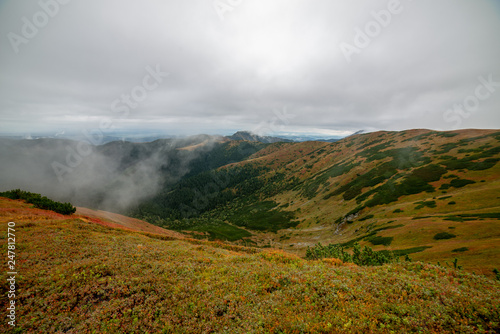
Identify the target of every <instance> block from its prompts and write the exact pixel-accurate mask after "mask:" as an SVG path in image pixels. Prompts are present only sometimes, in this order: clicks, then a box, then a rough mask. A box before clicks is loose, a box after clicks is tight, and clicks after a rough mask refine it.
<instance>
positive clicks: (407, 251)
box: [381, 246, 432, 257]
mask: <svg viewBox="0 0 500 334" xmlns="http://www.w3.org/2000/svg"><path fill="white" fill-rule="evenodd" d="M428 248H432V246H418V247H412V248H406V249H396V250H393V251H392V253H393V254H394V255H395V256H398V257H400V256H406V255H410V254H414V253H420V252H423V251H424V250H426V249H428ZM381 252H386V251H385V250H382V251H381Z"/></svg>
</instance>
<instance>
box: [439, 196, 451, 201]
mask: <svg viewBox="0 0 500 334" xmlns="http://www.w3.org/2000/svg"><path fill="white" fill-rule="evenodd" d="M451 197H453V196H443V197H438V199H439V200H443V199H447V198H451Z"/></svg>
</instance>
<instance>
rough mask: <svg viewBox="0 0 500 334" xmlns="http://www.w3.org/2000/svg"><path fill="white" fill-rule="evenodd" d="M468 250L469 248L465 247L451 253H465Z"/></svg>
mask: <svg viewBox="0 0 500 334" xmlns="http://www.w3.org/2000/svg"><path fill="white" fill-rule="evenodd" d="M468 250H469V248H467V247H460V248H455V249H453V250H452V252H453V253H460V252H466V251H468Z"/></svg>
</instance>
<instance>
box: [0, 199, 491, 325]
mask: <svg viewBox="0 0 500 334" xmlns="http://www.w3.org/2000/svg"><path fill="white" fill-rule="evenodd" d="M9 221H14V222H15V223H16V242H17V245H16V252H17V254H16V256H17V270H18V272H19V275H18V277H17V293H18V295H17V305H18V308H17V326H16V327H15V328H13V329H12V328H9V326H8V325H7V323H6V321H5V319H4V320H3V321H2V323H1V324H0V331H1V332H6V333H391V332H392V333H403V332H404V333H495V332H499V331H500V304H499V303H498V300H499V298H500V283H499V281H495V280H493V279H490V278H487V277H485V276H481V275H474V274H472V273H469V272H466V271H463V270H455V269H451V268H447V267H443V266H437V265H435V264H427V263H424V262H402V263H392V264H386V265H383V266H373V267H361V266H356V265H353V264H348V263H342V262H341V261H339V260H336V259H322V260H316V261H312V260H305V259H302V258H300V257H298V256H296V255H292V254H289V253H285V252H282V251H279V250H273V249H266V250H262V249H256V248H247V247H241V246H234V245H229V244H224V243H217V242H209V241H201V240H194V239H189V238H176V237H175V236H174V235H167V234H155V233H149V232H140V231H134V230H133V229H131V228H128V229H124V228H118V226H113V227H111V226H110V225H109V223H107V222H106V221H103V220H100V219H98V218H90V217H85V216H83V215H71V216H64V215H60V214H55V213H53V212H50V211H45V210H41V209H34V208H32V206H31V205H30V204H26V203H22V202H20V201H13V200H7V199H0V223H1V226H2V229H1V232H0V238H1V239H2V242H1V249H2V253H3V254H6V253H7V247H6V236H7V232H6V226H7V222H9ZM136 223H137V222H136ZM0 276H1V278H0V279H1V281H2V282H6V270H5V269H4V270H2V273H1V275H0ZM0 290H1V291H0V295H1V296H2V297H1V298H2V299H0V303H1V307H2V309H3V310H5V306H6V305H5V303H6V299H5V296H6V292H7V286H6V284H5V283H3V284H2V285H0Z"/></svg>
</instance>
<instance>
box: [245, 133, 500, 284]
mask: <svg viewBox="0 0 500 334" xmlns="http://www.w3.org/2000/svg"><path fill="white" fill-rule="evenodd" d="M498 134H499V133H498V131H497V130H460V131H454V132H446V133H442V132H433V131H429V130H410V131H404V132H375V133H370V134H364V135H357V136H353V137H349V138H345V139H343V140H341V141H339V142H337V143H332V144H329V143H322V142H305V143H278V144H273V145H271V146H268V147H267V148H265V149H263V150H261V151H259V152H258V153H256V154H254V155H253V156H251V157H250V159H249V160H247V161H244V162H241V163H239V164H238V165H242V164H253V165H257V166H258V165H265V166H270V167H272V169H273V171H274V170H275V171H278V172H283V173H286V174H287V176H288V177H289V178H291V177H298V178H299V179H300V180H301V181H302V184H301V185H300V186H299V187H297V188H296V189H293V190H290V191H287V192H283V193H280V194H278V195H276V196H274V197H273V198H271V199H272V200H274V201H276V202H277V203H278V204H281V205H287V204H290V205H289V206H288V207H287V208H285V209H284V210H289V211H294V212H295V213H296V217H297V219H298V221H300V224H299V225H298V226H297V228H295V229H286V230H282V231H280V232H279V233H278V234H277V235H274V236H273V235H272V234H268V235H266V236H265V238H264V237H263V239H264V240H265V239H266V238H273V239H274V242H275V243H279V244H280V245H281V247H283V248H284V249H287V250H290V251H294V252H297V253H298V254H304V252H305V248H306V247H307V246H312V245H314V244H316V243H318V242H321V243H338V242H347V241H349V240H352V239H354V238H359V237H362V236H363V235H366V234H367V233H369V232H370V231H373V229H376V228H380V227H383V226H384V224H387V223H388V222H391V221H394V222H393V223H391V224H390V225H404V226H402V227H399V228H395V229H390V230H385V231H381V232H378V233H377V235H378V236H385V237H394V240H393V242H392V244H391V245H390V246H376V247H375V249H377V250H381V249H391V250H394V249H405V248H412V247H418V246H432V247H431V248H428V249H426V250H425V251H423V252H420V253H415V254H413V255H412V258H414V259H419V260H426V261H433V262H437V261H441V263H443V262H444V261H452V260H453V259H454V258H458V259H459V264H461V265H462V266H464V268H465V269H467V270H470V271H475V272H481V273H483V274H488V275H491V270H492V269H493V268H496V267H500V248H499V247H498V245H499V241H500V232H499V231H500V220H499V219H494V218H492V219H489V218H484V219H479V218H478V219H471V220H467V221H464V222H455V221H450V220H446V218H445V217H443V216H444V215H457V214H476V213H500V201H499V198H500V163H497V164H496V165H495V166H494V167H492V168H489V169H485V170H477V171H475V170H469V169H456V170H451V169H450V170H448V171H447V172H446V173H445V174H444V175H443V177H442V178H441V179H440V180H439V181H434V182H430V185H432V186H433V187H434V188H435V191H434V192H432V193H427V192H421V193H418V194H414V195H407V196H401V197H400V198H399V199H398V201H396V202H392V203H389V204H386V205H378V206H374V207H371V208H365V209H364V210H363V211H362V212H361V213H360V216H359V217H358V219H355V221H354V222H353V223H352V224H342V225H341V226H340V227H339V226H338V224H337V223H335V221H336V220H337V219H338V218H341V217H343V216H344V215H345V214H346V213H348V212H350V211H351V210H353V209H355V208H356V207H357V206H358V205H359V203H356V200H355V199H350V200H345V199H344V198H343V196H342V195H333V196H331V197H329V198H325V195H327V194H329V193H331V192H332V191H333V190H335V189H338V188H339V187H341V186H343V185H345V184H347V183H348V182H351V181H353V180H356V178H357V177H359V176H362V175H363V174H365V173H367V172H368V171H370V170H372V169H374V168H376V167H377V166H380V165H381V164H383V163H385V162H388V161H390V158H385V159H380V160H374V161H370V160H369V159H368V158H369V157H370V154H377V153H380V152H384V151H387V150H391V149H405V148H408V147H415V148H416V149H417V150H418V151H419V152H422V156H423V157H424V158H428V159H430V161H429V162H426V163H424V165H426V164H429V163H433V164H439V165H441V166H444V165H442V163H443V161H445V160H444V159H443V157H444V156H446V155H451V156H453V157H457V158H458V159H462V158H466V157H468V156H471V155H473V154H475V153H477V152H483V151H486V150H488V149H492V148H497V149H498V147H499V146H500V142H499V139H498ZM379 145H386V147H383V146H379ZM370 150H372V152H370ZM499 157H500V154H499V153H497V154H494V155H493V156H492V158H499ZM402 159H403V162H405V161H404V159H405V158H404V157H403V158H402ZM482 160H484V158H482V159H479V160H478V161H482ZM348 163H353V164H355V163H359V165H358V166H354V167H353V168H352V169H350V170H349V171H348V172H346V173H341V174H340V175H339V176H335V177H329V178H328V177H327V178H323V179H322V177H323V175H325V174H324V172H325V171H328V170H329V169H331V168H332V166H338V165H346V164H348ZM407 163H408V165H409V168H407V169H406V170H401V169H400V170H399V172H402V173H409V172H411V171H413V170H415V169H416V168H417V166H418V164H417V163H416V162H415V161H413V160H411V159H408V161H407ZM271 173H272V172H271ZM451 175H456V176H458V177H459V178H461V179H467V180H472V181H475V182H476V183H474V184H469V185H466V186H464V187H461V188H454V187H451V188H449V189H446V190H439V188H440V187H441V186H442V185H443V184H444V183H449V182H450V181H451V179H447V178H445V177H449V176H451ZM482 181H483V182H482ZM396 182H398V181H396ZM315 187H316V188H315ZM370 189H371V188H370V187H365V188H363V189H362V193H365V192H367V191H368V190H370ZM444 196H451V197H449V198H445V199H439V198H441V197H444ZM419 201H435V202H436V207H434V208H431V207H424V208H419V209H416V208H417V207H418V204H416V202H419ZM450 202H455V204H454V205H453V204H448V203H450ZM396 209H400V210H403V212H401V213H394V212H393V211H394V210H396ZM367 215H373V218H371V219H367V220H365V221H359V218H362V217H364V216H367ZM421 216H440V217H430V218H427V219H423V220H413V218H414V217H421ZM442 231H447V232H452V233H454V234H455V235H457V237H456V238H453V239H448V240H439V241H436V240H434V239H433V236H434V235H435V234H436V233H439V232H442ZM361 244H367V245H370V246H371V244H370V243H369V242H368V241H366V240H362V241H361ZM462 247H467V248H468V250H467V251H465V252H458V253H457V252H453V250H454V249H457V248H462Z"/></svg>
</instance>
